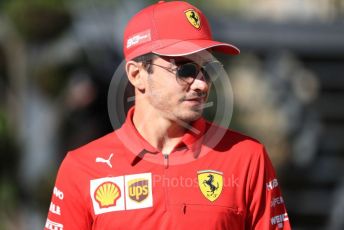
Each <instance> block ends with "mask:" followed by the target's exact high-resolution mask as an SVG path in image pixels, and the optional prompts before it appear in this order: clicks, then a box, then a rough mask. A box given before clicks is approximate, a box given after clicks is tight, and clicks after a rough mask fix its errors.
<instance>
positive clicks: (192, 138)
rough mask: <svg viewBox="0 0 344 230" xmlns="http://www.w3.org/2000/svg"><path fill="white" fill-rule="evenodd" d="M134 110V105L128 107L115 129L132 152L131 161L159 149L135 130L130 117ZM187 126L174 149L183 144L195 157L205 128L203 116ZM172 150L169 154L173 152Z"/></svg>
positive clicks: (157, 151) (156, 151)
mask: <svg viewBox="0 0 344 230" xmlns="http://www.w3.org/2000/svg"><path fill="white" fill-rule="evenodd" d="M134 112H135V107H134V106H133V107H132V108H130V110H129V111H128V114H127V118H126V120H125V122H124V124H123V125H122V127H121V128H120V129H119V130H117V131H116V133H117V136H118V138H119V139H120V140H121V141H122V143H123V144H124V146H125V147H126V148H127V149H128V150H129V152H131V153H132V155H131V156H130V158H131V162H135V161H138V160H139V159H140V158H143V157H144V156H145V155H146V154H147V153H149V154H153V155H155V154H157V155H158V154H159V153H160V151H159V150H157V149H156V148H154V147H153V146H152V145H151V144H149V143H148V142H147V141H146V140H145V139H144V138H143V137H142V136H141V134H140V133H139V132H138V131H137V129H136V127H135V125H134V123H133V121H132V119H133V115H134ZM185 126H186V127H187V129H186V132H185V134H184V136H183V137H182V140H181V142H180V143H179V144H178V145H177V146H176V147H175V150H178V149H179V148H181V147H183V146H185V147H186V148H187V149H188V150H191V152H192V153H193V154H194V157H195V158H196V157H197V156H198V153H199V149H200V147H201V144H202V140H203V135H204V133H205V129H206V121H205V120H204V119H203V118H199V119H197V120H196V121H194V122H192V123H191V124H185ZM173 152H174V151H172V153H171V154H173Z"/></svg>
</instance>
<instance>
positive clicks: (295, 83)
mask: <svg viewBox="0 0 344 230" xmlns="http://www.w3.org/2000/svg"><path fill="white" fill-rule="evenodd" d="M153 2H155V1H148V0H147V1H125V0H103V1H95V0H83V1H76V0H70V1H64V0H0V138H1V139H0V154H1V157H0V164H1V169H0V170H1V174H0V204H1V205H0V229H42V227H43V225H44V222H45V218H46V215H47V212H48V209H49V203H50V201H49V200H50V197H51V193H52V188H53V184H54V180H55V176H56V172H57V169H58V166H59V164H60V162H61V160H62V159H63V157H64V156H65V154H66V152H67V151H68V150H69V149H73V148H76V147H78V146H80V145H82V144H85V143H87V142H88V141H90V140H92V139H95V138H97V137H100V136H102V135H103V134H105V133H108V132H111V131H112V127H111V123H110V121H109V117H108V108H107V95H108V87H109V84H110V81H111V78H112V76H113V73H114V72H115V70H116V68H117V67H118V65H119V64H120V63H121V61H122V60H123V55H122V36H123V29H124V27H125V25H126V22H127V21H128V20H129V18H130V17H131V16H132V15H134V14H135V13H136V12H137V11H139V10H140V9H142V8H143V7H145V6H147V5H149V4H150V3H153ZM189 2H191V3H193V4H195V5H196V6H198V7H199V8H200V9H201V10H202V11H204V12H205V13H206V15H207V16H208V17H209V19H210V23H211V25H212V28H213V33H214V37H215V38H217V39H219V40H223V41H228V42H232V43H233V44H235V45H237V46H238V47H239V48H240V49H241V51H242V53H241V55H239V56H237V57H229V58H228V57H224V56H220V57H221V58H222V60H224V64H225V66H226V69H227V70H228V73H229V76H230V81H231V83H232V88H233V90H234V106H235V108H234V115H233V119H232V122H231V125H230V126H231V128H233V129H237V130H239V131H241V132H244V133H246V134H249V135H251V136H253V137H255V138H257V139H259V140H261V141H262V142H263V143H264V144H266V146H267V149H268V151H269V154H270V157H271V159H272V161H273V163H274V165H275V167H276V169H277V173H278V176H279V179H280V183H281V186H282V190H283V193H284V198H285V201H286V204H287V209H288V212H289V217H290V220H291V223H292V226H293V228H294V229H331V230H332V229H344V219H343V214H344V179H343V178H344V177H343V174H344V171H343V168H344V154H343V152H344V106H343V105H344V21H343V19H344V0H327V1H325V0H289V1H283V0H255V1H249V0H214V1H196V0H194V1H189ZM206 112H207V113H208V114H211V113H213V112H214V111H212V108H210V109H209V110H208V111H206Z"/></svg>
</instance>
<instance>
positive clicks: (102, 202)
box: [94, 182, 121, 208]
mask: <svg viewBox="0 0 344 230" xmlns="http://www.w3.org/2000/svg"><path fill="white" fill-rule="evenodd" d="M94 195H95V198H96V201H97V202H98V204H99V206H100V207H101V208H106V207H110V206H116V201H117V200H118V198H120V196H121V190H120V189H119V188H118V186H117V185H116V184H115V183H112V182H105V183H103V184H101V185H99V186H98V188H97V189H96V191H95V192H94Z"/></svg>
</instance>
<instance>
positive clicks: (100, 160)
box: [96, 153, 113, 168]
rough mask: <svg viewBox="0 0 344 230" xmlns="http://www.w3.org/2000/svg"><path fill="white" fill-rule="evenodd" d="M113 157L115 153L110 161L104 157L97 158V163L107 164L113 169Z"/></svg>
mask: <svg viewBox="0 0 344 230" xmlns="http://www.w3.org/2000/svg"><path fill="white" fill-rule="evenodd" d="M112 156H113V153H111V154H110V156H109V159H104V158H102V157H97V158H96V162H97V163H105V164H107V165H108V166H109V167H110V168H112V164H111V158H112Z"/></svg>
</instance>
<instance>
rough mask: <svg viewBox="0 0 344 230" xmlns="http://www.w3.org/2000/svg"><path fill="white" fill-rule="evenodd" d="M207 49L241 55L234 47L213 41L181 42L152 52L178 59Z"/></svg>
mask: <svg viewBox="0 0 344 230" xmlns="http://www.w3.org/2000/svg"><path fill="white" fill-rule="evenodd" d="M206 49H212V50H214V51H217V52H221V53H225V54H230V55H237V54H239V53H240V50H239V49H238V48H237V47H235V46H234V45H231V44H227V43H222V42H217V41H212V40H189V41H179V42H176V43H174V44H170V45H168V46H165V47H163V48H159V49H156V50H154V51H152V53H154V54H157V55H161V56H174V57H177V56H186V55H190V54H194V53H197V52H200V51H202V50H206Z"/></svg>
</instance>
